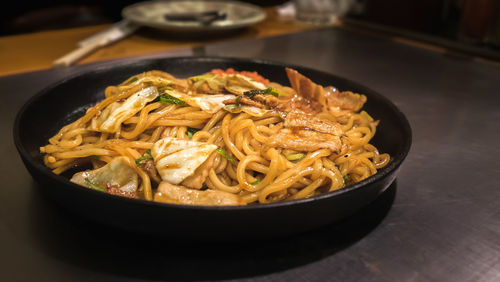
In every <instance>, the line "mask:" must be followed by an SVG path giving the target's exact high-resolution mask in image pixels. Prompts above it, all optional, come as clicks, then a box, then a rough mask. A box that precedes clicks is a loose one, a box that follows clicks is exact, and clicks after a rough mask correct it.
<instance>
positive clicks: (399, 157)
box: [13, 56, 412, 211]
mask: <svg viewBox="0 0 500 282" xmlns="http://www.w3.org/2000/svg"><path fill="white" fill-rule="evenodd" d="M169 60H172V61H174V60H178V61H183V60H187V61H198V62H215V63H217V62H219V63H250V64H258V65H272V66H275V67H282V68H285V67H289V68H293V69H297V70H301V71H306V72H316V73H321V74H322V75H327V76H331V77H334V78H335V79H337V80H339V81H343V82H345V83H347V84H349V85H350V86H352V87H353V88H358V89H363V90H364V91H366V92H368V93H369V94H368V95H369V96H376V97H377V99H379V100H381V101H382V102H383V103H384V104H386V105H387V106H388V107H389V108H390V109H391V110H392V111H393V113H394V114H395V115H396V116H398V120H399V123H400V124H401V125H402V128H401V129H402V130H403V131H404V132H403V135H404V137H405V138H404V139H405V141H404V144H403V146H402V147H401V150H400V151H399V152H397V154H396V155H394V156H391V161H390V162H389V164H388V165H387V166H385V167H383V168H382V169H380V170H378V171H377V173H376V174H374V175H372V176H370V177H368V178H366V179H364V180H362V181H360V182H357V183H354V184H351V185H348V186H345V187H343V188H340V189H337V190H334V191H330V192H327V193H324V194H320V195H316V196H313V197H309V198H301V199H295V200H289V201H284V202H274V203H259V204H255V205H245V206H202V205H182V204H171V203H163V202H155V201H148V200H144V199H131V198H126V197H121V196H117V195H112V194H108V193H103V192H100V191H97V190H93V189H89V188H86V187H83V186H80V185H78V184H76V183H73V182H71V181H69V179H67V178H65V177H63V176H60V175H57V174H54V173H52V171H51V170H50V169H49V168H48V167H46V166H45V165H43V164H42V163H40V162H38V161H37V160H36V159H34V158H33V157H32V156H31V154H30V153H29V152H28V150H27V149H26V148H25V146H24V144H23V140H22V138H21V134H20V131H21V129H20V125H21V121H22V119H23V117H24V115H25V113H26V111H27V110H28V109H29V107H30V106H31V105H32V104H33V103H35V102H37V101H38V100H40V99H42V98H43V97H44V96H45V95H46V94H47V93H50V91H51V90H53V89H55V88H56V87H57V86H59V85H61V84H64V83H66V82H68V81H71V80H73V79H76V78H78V77H80V76H83V75H90V74H94V75H95V74H99V73H102V72H108V71H112V70H113V69H117V68H126V67H131V66H136V65H142V64H143V65H151V64H153V63H156V62H161V61H169ZM364 94H366V93H364ZM13 137H14V144H15V146H16V148H17V150H18V153H19V154H20V156H21V158H22V159H23V160H24V161H25V162H28V163H29V164H30V165H31V166H32V167H34V168H35V169H37V170H38V171H39V172H40V173H42V174H44V175H45V176H48V177H49V178H50V179H52V180H53V181H55V182H59V183H61V184H63V185H65V186H70V187H71V189H79V191H80V192H84V193H95V195H99V196H100V197H106V198H108V199H110V200H113V199H114V200H120V201H122V202H124V203H125V202H129V203H132V204H136V205H137V204H140V205H147V206H158V207H162V208H175V209H183V210H199V211H226V210H231V211H235V210H238V211H249V210H263V209H275V208H286V207H289V206H295V205H304V204H309V203H314V202H317V201H323V200H326V199H329V198H333V197H339V196H341V195H346V194H350V193H353V192H355V191H357V190H359V189H363V188H364V187H365V186H368V185H369V184H372V183H375V182H378V181H380V180H382V179H384V178H385V177H386V176H388V175H390V174H392V173H393V172H395V171H396V170H397V169H398V168H399V167H400V166H401V164H402V163H403V161H404V159H405V158H406V157H407V155H408V153H409V151H410V148H411V144H412V130H411V126H410V123H409V121H408V119H407V118H406V116H405V115H404V114H403V112H402V111H401V110H400V109H399V108H398V107H397V106H396V105H395V104H394V103H393V102H392V101H390V100H389V99H388V98H386V97H385V96H383V95H382V94H379V93H378V92H377V91H374V90H372V89H371V88H368V87H366V86H364V85H362V84H359V83H357V82H354V81H352V80H349V79H346V78H343V77H340V76H337V75H334V74H331V73H329V72H326V71H322V70H318V69H314V68H310V67H305V66H301V65H297V64H289V63H283V62H278V61H272V60H264V59H250V58H236V57H223V56H181V57H162V58H153V59H145V60H141V59H139V60H134V61H131V62H127V63H125V64H107V65H104V66H101V67H96V68H93V69H91V70H88V69H85V70H82V71H78V72H76V73H74V74H72V75H68V76H66V77H65V78H62V79H59V80H57V81H56V82H53V83H51V84H49V85H48V86H46V87H44V88H42V89H41V90H40V91H38V92H37V93H36V94H35V95H33V96H31V97H30V98H29V99H28V100H27V101H26V102H25V103H24V104H23V106H22V107H21V108H20V109H19V110H18V112H17V114H16V118H15V121H14V126H13ZM30 174H31V173H30Z"/></svg>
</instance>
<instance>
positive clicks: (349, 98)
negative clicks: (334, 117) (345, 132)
mask: <svg viewBox="0 0 500 282" xmlns="http://www.w3.org/2000/svg"><path fill="white" fill-rule="evenodd" d="M325 95H326V97H327V98H326V99H327V103H328V107H330V108H332V107H338V108H340V109H342V110H349V111H353V112H357V111H359V110H361V108H362V107H363V105H364V104H365V102H366V96H365V95H362V94H357V93H353V92H351V91H338V90H337V89H336V88H335V87H332V86H328V87H326V88H325Z"/></svg>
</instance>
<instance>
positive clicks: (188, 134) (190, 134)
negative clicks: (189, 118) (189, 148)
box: [186, 127, 200, 139]
mask: <svg viewBox="0 0 500 282" xmlns="http://www.w3.org/2000/svg"><path fill="white" fill-rule="evenodd" d="M198 131H200V130H199V129H196V128H192V127H188V129H187V130H186V135H187V136H188V137H189V139H191V138H193V135H194V134H195V133H196V132H198Z"/></svg>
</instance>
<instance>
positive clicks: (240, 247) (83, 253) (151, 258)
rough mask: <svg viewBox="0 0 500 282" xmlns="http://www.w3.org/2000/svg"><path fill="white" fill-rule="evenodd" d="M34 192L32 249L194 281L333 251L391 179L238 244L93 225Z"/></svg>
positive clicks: (387, 203)
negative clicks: (335, 217) (337, 206)
mask: <svg viewBox="0 0 500 282" xmlns="http://www.w3.org/2000/svg"><path fill="white" fill-rule="evenodd" d="M34 186H35V187H33V188H39V187H36V184H34ZM40 190H41V189H33V190H32V191H33V192H32V198H31V204H30V207H31V219H32V222H31V224H30V225H31V227H32V228H33V230H32V232H31V234H32V236H34V238H33V241H34V242H35V244H37V246H36V247H37V248H39V249H41V250H42V251H43V252H44V253H46V254H47V255H49V256H50V257H53V258H55V259H57V260H62V261H65V262H66V263H70V264H74V265H77V266H78V267H80V268H84V269H91V270H93V271H97V272H100V273H103V274H106V273H108V274H110V275H113V276H122V277H129V278H137V279H151V280H181V281H194V280H207V279H208V280H219V279H236V278H245V277H253V276H258V275H264V274H269V273H273V272H279V271H283V270H286V269H291V268H294V267H298V266H301V265H305V264H308V263H311V262H314V261H317V260H320V259H322V258H325V257H328V256H331V255H334V254H335V253H337V252H339V251H341V250H343V249H345V248H348V247H349V246H351V245H353V244H355V243H356V242H357V241H359V240H360V239H362V238H363V237H365V236H366V235H368V234H369V233H370V232H371V231H372V230H374V229H375V228H376V227H377V226H378V225H379V224H380V222H381V221H382V220H383V219H384V218H385V216H386V215H387V213H388V212H389V210H390V208H391V206H392V203H393V201H394V198H395V196H396V190H397V183H396V181H394V182H393V183H392V184H391V185H390V186H389V187H388V188H387V189H386V190H385V191H384V192H383V193H382V194H380V195H379V197H378V198H377V199H375V200H374V201H373V202H372V203H370V204H369V205H367V206H365V207H364V208H362V209H361V210H359V211H358V212H356V213H355V214H353V215H352V216H350V217H348V218H346V219H344V220H341V221H339V222H337V223H334V224H331V225H328V226H326V227H322V228H320V229H317V230H314V231H310V232H307V233H304V234H299V235H295V236H291V237H287V238H280V239H273V240H270V241H261V242H243V243H238V244H235V243H228V244H224V243H207V242H193V241H190V240H182V239H169V238H158V237H153V236H150V235H143V234H135V233H130V232H127V231H123V230H120V229H115V228H112V227H108V226H103V225H99V224H95V223H93V222H89V221H87V220H85V219H82V218H81V217H79V216H77V215H74V214H72V213H69V212H68V211H67V210H66V209H63V208H61V207H59V206H58V205H57V204H55V203H54V202H53V201H52V200H51V199H49V198H48V197H46V196H45V195H44V194H43V193H42V192H40ZM89 208H92V207H89Z"/></svg>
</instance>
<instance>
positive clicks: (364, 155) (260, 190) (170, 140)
mask: <svg viewBox="0 0 500 282" xmlns="http://www.w3.org/2000/svg"><path fill="white" fill-rule="evenodd" d="M286 73H287V75H288V78H289V81H290V85H291V87H288V86H283V85H280V84H278V83H275V82H269V81H268V80H267V79H265V78H263V77H262V76H260V75H258V74H257V73H255V72H248V71H235V70H233V69H227V70H220V69H216V70H212V71H211V72H209V73H204V74H201V75H198V76H193V77H189V78H176V77H174V76H172V75H170V74H168V73H165V72H162V71H157V70H153V71H148V72H144V73H141V74H137V75H135V76H132V77H130V78H128V79H127V80H125V81H124V82H123V83H121V84H119V85H116V86H109V87H107V88H106V90H105V99H104V100H102V101H101V102H99V103H98V104H96V105H95V106H93V107H91V108H89V109H88V110H87V111H86V113H85V115H84V116H82V117H80V118H79V119H78V120H76V121H75V122H73V123H71V124H69V125H66V126H64V127H63V128H62V129H61V130H60V131H59V132H58V133H57V134H56V135H55V136H53V137H52V138H50V139H49V144H48V145H46V146H44V147H41V148H40V150H41V152H42V153H43V154H44V163H45V165H46V166H47V167H49V168H50V169H52V171H53V172H54V173H55V174H61V173H66V174H69V176H72V177H71V181H73V182H75V183H78V184H80V185H82V186H85V187H88V188H90V189H96V190H100V191H103V192H106V193H111V194H116V195H121V196H125V197H132V198H142V199H146V200H152V201H160V202H168V203H176V204H193V205H244V204H251V203H269V202H278V201H287V200H293V199H299V198H306V197H311V196H314V195H317V194H321V193H326V192H328V191H333V190H336V189H340V188H342V187H344V186H346V185H348V184H352V183H355V182H358V181H361V180H363V179H365V178H367V177H369V176H371V175H373V174H375V173H376V172H377V170H378V169H380V168H382V167H384V166H385V165H387V163H388V162H389V161H390V156H389V155H388V154H382V153H379V151H378V150H377V148H375V147H374V146H373V145H371V144H370V143H369V142H370V140H371V138H372V137H373V136H374V134H375V131H376V127H377V125H378V121H375V120H374V119H373V118H372V117H371V116H370V115H369V114H368V113H366V112H365V111H362V110H361V108H362V106H363V104H364V103H365V102H366V97H365V96H364V95H362V94H356V93H352V92H349V91H340V90H338V89H336V88H335V87H333V86H328V87H323V86H320V85H318V84H316V83H314V82H312V81H311V80H310V79H308V78H306V77H304V76H303V75H301V74H300V73H298V72H297V71H295V70H292V69H286Z"/></svg>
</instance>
